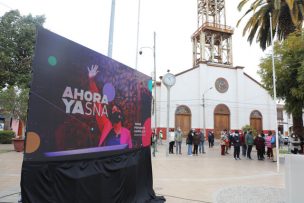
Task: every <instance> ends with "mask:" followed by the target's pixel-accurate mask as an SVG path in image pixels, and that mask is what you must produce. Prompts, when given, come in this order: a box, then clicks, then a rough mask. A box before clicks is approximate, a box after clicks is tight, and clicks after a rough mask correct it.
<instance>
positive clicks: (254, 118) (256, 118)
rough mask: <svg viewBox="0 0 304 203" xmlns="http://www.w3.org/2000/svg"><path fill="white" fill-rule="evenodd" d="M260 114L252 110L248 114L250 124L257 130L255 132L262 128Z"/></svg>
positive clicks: (260, 130)
mask: <svg viewBox="0 0 304 203" xmlns="http://www.w3.org/2000/svg"><path fill="white" fill-rule="evenodd" d="M262 118H263V117H262V114H261V113H260V112H259V111H257V110H254V111H252V112H251V114H250V126H251V127H252V128H253V129H255V130H256V131H257V133H260V132H262V130H263V125H262V124H263V122H262Z"/></svg>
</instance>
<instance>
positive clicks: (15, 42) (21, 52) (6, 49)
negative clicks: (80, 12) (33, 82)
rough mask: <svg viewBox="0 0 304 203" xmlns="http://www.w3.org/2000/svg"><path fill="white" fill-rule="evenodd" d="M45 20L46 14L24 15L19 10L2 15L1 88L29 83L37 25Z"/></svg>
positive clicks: (0, 40)
mask: <svg viewBox="0 0 304 203" xmlns="http://www.w3.org/2000/svg"><path fill="white" fill-rule="evenodd" d="M44 21H45V17H44V16H35V17H33V16H32V15H27V16H22V15H20V13H19V11H18V10H12V11H9V12H7V13H5V14H4V15H3V16H1V17H0V42H1V44H0V88H1V87H5V86H6V85H17V86H24V85H25V86H26V85H28V83H29V81H30V78H31V65H32V59H33V55H34V47H35V37H36V27H37V26H42V25H43V23H44Z"/></svg>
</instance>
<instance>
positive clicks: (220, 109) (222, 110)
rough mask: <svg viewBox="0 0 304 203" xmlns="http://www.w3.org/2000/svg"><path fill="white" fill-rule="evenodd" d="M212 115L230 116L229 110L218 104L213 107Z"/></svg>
mask: <svg viewBox="0 0 304 203" xmlns="http://www.w3.org/2000/svg"><path fill="white" fill-rule="evenodd" d="M214 114H230V110H229V108H228V107H227V106H226V105H225V104H219V105H217V106H216V107H215V109H214Z"/></svg>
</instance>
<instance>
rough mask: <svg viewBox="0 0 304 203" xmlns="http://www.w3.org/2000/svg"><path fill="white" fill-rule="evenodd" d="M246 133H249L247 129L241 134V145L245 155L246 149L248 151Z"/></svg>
mask: <svg viewBox="0 0 304 203" xmlns="http://www.w3.org/2000/svg"><path fill="white" fill-rule="evenodd" d="M246 134H247V132H246V131H245V132H244V133H242V134H241V135H240V143H241V146H242V155H243V156H244V157H246V151H247V145H246V142H245V136H246Z"/></svg>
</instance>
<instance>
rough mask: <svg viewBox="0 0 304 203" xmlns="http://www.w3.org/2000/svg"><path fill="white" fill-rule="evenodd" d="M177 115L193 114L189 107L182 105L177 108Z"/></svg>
mask: <svg viewBox="0 0 304 203" xmlns="http://www.w3.org/2000/svg"><path fill="white" fill-rule="evenodd" d="M175 114H191V111H190V109H189V107H187V106H185V105H181V106H178V107H177V108H176V111H175Z"/></svg>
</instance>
